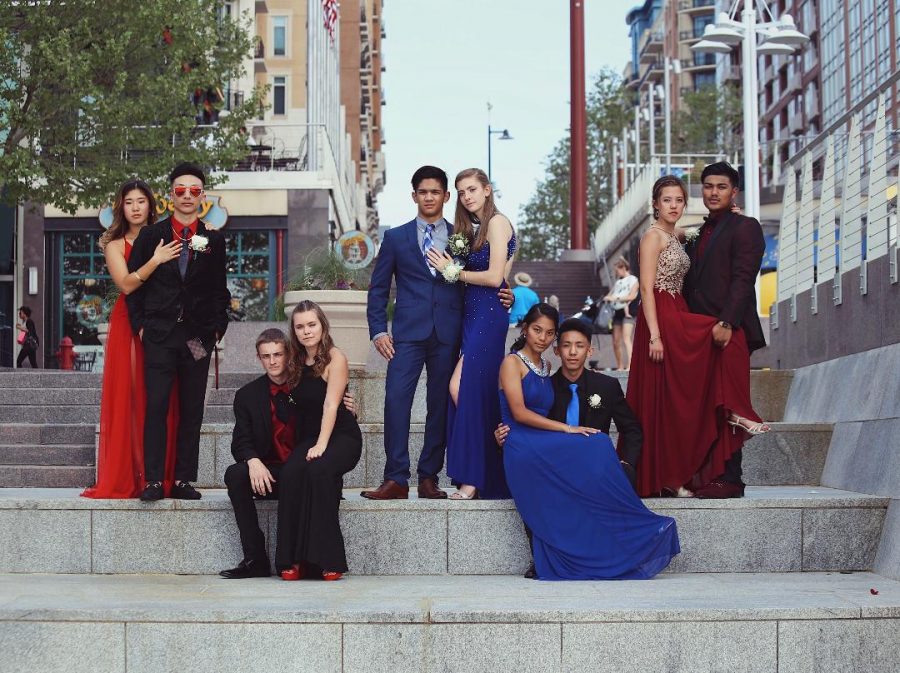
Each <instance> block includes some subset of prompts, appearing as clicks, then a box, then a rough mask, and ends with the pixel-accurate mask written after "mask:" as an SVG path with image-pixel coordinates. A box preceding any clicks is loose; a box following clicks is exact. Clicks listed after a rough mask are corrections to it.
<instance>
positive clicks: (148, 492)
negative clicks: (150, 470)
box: [141, 481, 165, 502]
mask: <svg viewBox="0 0 900 673" xmlns="http://www.w3.org/2000/svg"><path fill="white" fill-rule="evenodd" d="M164 497H165V493H163V487H162V482H159V481H148V482H147V485H146V486H145V487H144V490H143V491H142V492H141V500H143V501H144V502H153V501H154V500H162V499H163V498H164Z"/></svg>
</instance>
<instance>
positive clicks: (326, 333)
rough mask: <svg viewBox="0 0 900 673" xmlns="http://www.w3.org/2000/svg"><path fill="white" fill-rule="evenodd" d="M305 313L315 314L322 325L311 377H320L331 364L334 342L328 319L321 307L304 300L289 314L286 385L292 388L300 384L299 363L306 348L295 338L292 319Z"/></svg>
mask: <svg viewBox="0 0 900 673" xmlns="http://www.w3.org/2000/svg"><path fill="white" fill-rule="evenodd" d="M307 311H312V312H313V313H315V314H316V318H318V319H319V323H320V324H321V325H322V340H321V341H320V342H319V346H318V348H316V354H315V356H314V357H313V364H312V373H313V376H315V377H319V376H322V373H323V372H324V371H325V368H326V367H327V366H328V365H329V363H330V362H331V349H332V348H334V341H333V340H332V338H331V331H330V330H331V328H330V326H329V324H328V317H327V316H326V315H325V311H323V310H322V307H321V306H319V305H318V304H317V303H316V302H314V301H310V300H308V299H304V300H303V301H301V302H300V303H299V304H297V305H296V306H295V307H294V310H293V311H292V312H291V322H290V332H291V343H290V345H291V347H290V352H289V353H288V367H287V370H288V383H289V384H290V385H291V386H292V387H293V386H296V385H297V384H298V383H299V382H300V376H301V374H302V371H303V367H302V364H301V363H302V362H303V361H304V360H305V359H306V348H305V347H304V346H303V344H301V343H300V339H298V338H297V331H296V330H295V329H294V318H295V317H296V316H297V314H298V313H305V312H307Z"/></svg>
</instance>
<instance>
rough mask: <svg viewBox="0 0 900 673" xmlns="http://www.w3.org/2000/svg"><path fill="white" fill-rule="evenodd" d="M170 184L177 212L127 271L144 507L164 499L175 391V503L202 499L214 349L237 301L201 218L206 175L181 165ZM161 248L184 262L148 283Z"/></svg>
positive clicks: (220, 239)
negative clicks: (140, 386) (138, 384)
mask: <svg viewBox="0 0 900 673" xmlns="http://www.w3.org/2000/svg"><path fill="white" fill-rule="evenodd" d="M169 183H170V184H171V187H172V192H171V198H172V201H173V203H174V204H175V212H174V213H173V214H172V217H171V218H169V219H166V220H163V221H162V222H157V223H154V224H148V225H147V226H146V227H144V228H143V229H142V230H141V233H140V234H139V235H138V237H137V240H136V241H135V242H134V248H133V250H132V253H131V257H130V258H129V260H128V271H129V272H130V273H132V274H134V275H136V276H137V277H138V280H139V281H140V282H141V283H142V285H141V287H139V288H138V289H137V290H135V291H133V292H131V293H130V294H129V295H128V297H127V298H126V303H127V304H128V318H129V320H130V321H131V327H132V330H134V333H135V334H138V335H139V336H140V338H141V342H142V343H143V346H144V380H145V383H146V387H147V412H146V422H145V423H144V466H145V478H146V480H147V486H146V487H145V488H144V490H143V492H142V493H141V500H145V501H152V500H160V499H161V498H163V497H165V493H164V490H163V484H162V480H163V476H164V473H165V455H166V446H167V442H168V430H167V426H166V416H167V413H168V409H169V400H170V397H171V394H172V391H173V390H176V389H177V391H178V431H177V435H176V439H175V446H176V450H175V479H176V483H175V485H174V486H173V487H172V492H171V497H173V498H177V499H182V500H198V499H200V493H199V492H198V491H197V490H196V489H195V488H194V487H193V486H191V484H190V482H192V481H195V480H196V479H197V462H198V458H199V453H200V426H201V425H202V424H203V409H204V402H205V399H206V379H207V376H208V374H209V362H210V355H211V354H212V351H213V348H214V347H215V344H216V342H217V341H218V340H219V339H221V338H222V337H223V336H224V335H225V330H226V329H227V328H228V314H227V313H226V310H227V308H228V305H229V303H230V301H231V293H230V292H229V291H228V282H227V279H226V275H225V268H226V260H225V237H224V236H223V235H222V233H221V232H219V231H216V230H214V229H210V228H208V227H207V226H206V224H205V223H204V222H203V221H202V220H201V219H199V218H198V216H197V211H198V208H199V207H200V203H201V202H202V200H203V195H204V184H205V183H206V175H205V174H204V173H203V171H202V170H201V169H200V168H199V167H198V166H195V165H194V164H190V163H182V164H180V165H178V166H177V167H176V168H175V169H174V170H173V171H172V173H171V174H170V175H169ZM160 240H162V241H163V242H164V245H167V244H169V243H171V242H173V241H176V240H177V241H179V242H180V243H181V248H180V251H179V254H178V257H177V259H173V260H171V261H169V262H166V263H165V264H163V265H161V267H160V268H159V269H158V270H157V271H156V272H155V273H154V274H153V275H152V276H150V277H149V278H147V277H145V276H144V275H143V274H142V273H141V268H142V267H143V266H144V265H145V264H146V263H147V262H148V261H149V260H150V259H151V258H152V257H153V255H154V254H155V252H154V251H155V249H156V247H157V246H158V245H159V241H160Z"/></svg>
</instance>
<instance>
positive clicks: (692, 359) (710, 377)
mask: <svg viewBox="0 0 900 673" xmlns="http://www.w3.org/2000/svg"><path fill="white" fill-rule="evenodd" d="M687 199H688V195H687V189H686V188H685V186H684V183H683V182H681V180H679V179H678V178H676V177H674V176H671V175H668V176H664V177H662V178H660V179H659V180H657V181H656V184H655V185H654V186H653V209H654V218H655V223H654V224H653V225H651V227H650V228H649V229H648V230H647V231H646V232H645V233H644V235H643V237H642V238H641V244H640V256H641V257H640V262H641V264H640V266H641V271H640V274H641V280H640V283H641V297H642V302H641V313H640V316H639V317H638V320H637V326H636V329H635V339H636V341H637V344H638V348H637V350H636V351H635V353H634V358H633V360H632V363H631V373H630V375H629V377H628V392H627V394H626V399H627V401H628V404H629V406H630V407H631V408H632V409H633V410H634V413H635V415H636V416H637V417H638V419H639V420H640V423H641V429H642V430H643V433H644V451H643V457H642V459H641V461H640V462H639V463H638V492H639V493H640V494H641V496H643V497H647V496H656V495H663V496H678V497H691V496H692V495H693V493H692V490H693V489H697V488H701V489H702V488H704V487H706V486H707V485H708V484H710V483H711V482H712V480H714V479H715V478H717V477H718V476H719V475H721V474H722V472H723V470H724V468H725V464H726V463H727V461H728V460H729V459H730V458H731V456H732V454H733V452H734V449H735V446H736V445H737V446H739V443H737V442H736V441H732V440H731V438H732V436H734V437H737V430H740V431H741V433H740V434H741V435H743V434H744V433H745V431H746V432H755V433H757V434H758V433H760V432H764V431H765V430H767V429H768V428H767V426H765V424H764V423H762V422H761V421H760V419H759V417H758V416H757V415H756V413H755V412H754V411H753V407H752V405H751V403H750V375H749V367H747V368H746V369H743V370H741V369H740V368H741V366H743V365H744V364H746V356H745V353H746V347H745V346H744V347H742V345H741V344H742V343H744V344H745V343H746V342H745V337H744V334H743V333H742V332H741V331H738V330H735V331H734V333H733V335H732V334H731V330H729V335H730V336H732V337H733V338H732V342H731V343H730V344H726V345H725V346H723V345H721V344H719V343H718V342H717V341H716V332H714V329H715V328H716V327H718V326H719V324H718V323H719V320H718V318H716V317H712V316H707V315H701V314H698V313H692V312H690V311H689V309H688V305H687V302H686V301H685V298H684V295H683V294H682V289H683V286H684V278H685V276H686V275H687V274H688V271H689V269H690V267H691V261H690V258H689V257H688V255H687V253H685V251H684V250H683V249H682V247H681V243H680V241H679V238H678V236H677V235H676V233H675V224H676V223H677V222H678V220H679V219H681V216H682V214H683V213H684V208H685V205H686V204H687ZM757 226H758V225H757ZM735 243H737V241H735ZM760 243H761V236H760ZM749 268H750V266H749V265H748V266H747V267H746V270H747V271H748V272H749ZM753 273H755V271H754V272H753ZM751 288H752V285H751ZM748 419H750V420H748ZM745 423H746V424H748V425H745ZM732 426H733V427H732ZM741 441H742V440H741ZM620 442H621V440H620ZM742 491H743V487H741V492H742ZM732 497H733V496H732Z"/></svg>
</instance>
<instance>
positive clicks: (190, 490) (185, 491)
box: [171, 481, 201, 500]
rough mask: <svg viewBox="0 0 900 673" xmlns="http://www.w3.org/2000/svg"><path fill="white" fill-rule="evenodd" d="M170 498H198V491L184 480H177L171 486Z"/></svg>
mask: <svg viewBox="0 0 900 673" xmlns="http://www.w3.org/2000/svg"><path fill="white" fill-rule="evenodd" d="M171 497H172V498H175V499H176V500H199V499H200V498H201V496H200V491H198V490H197V489H196V488H194V487H193V486H191V485H190V484H189V483H187V482H186V481H179V482H177V483H176V484H175V485H174V486H173V487H172V495H171Z"/></svg>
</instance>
